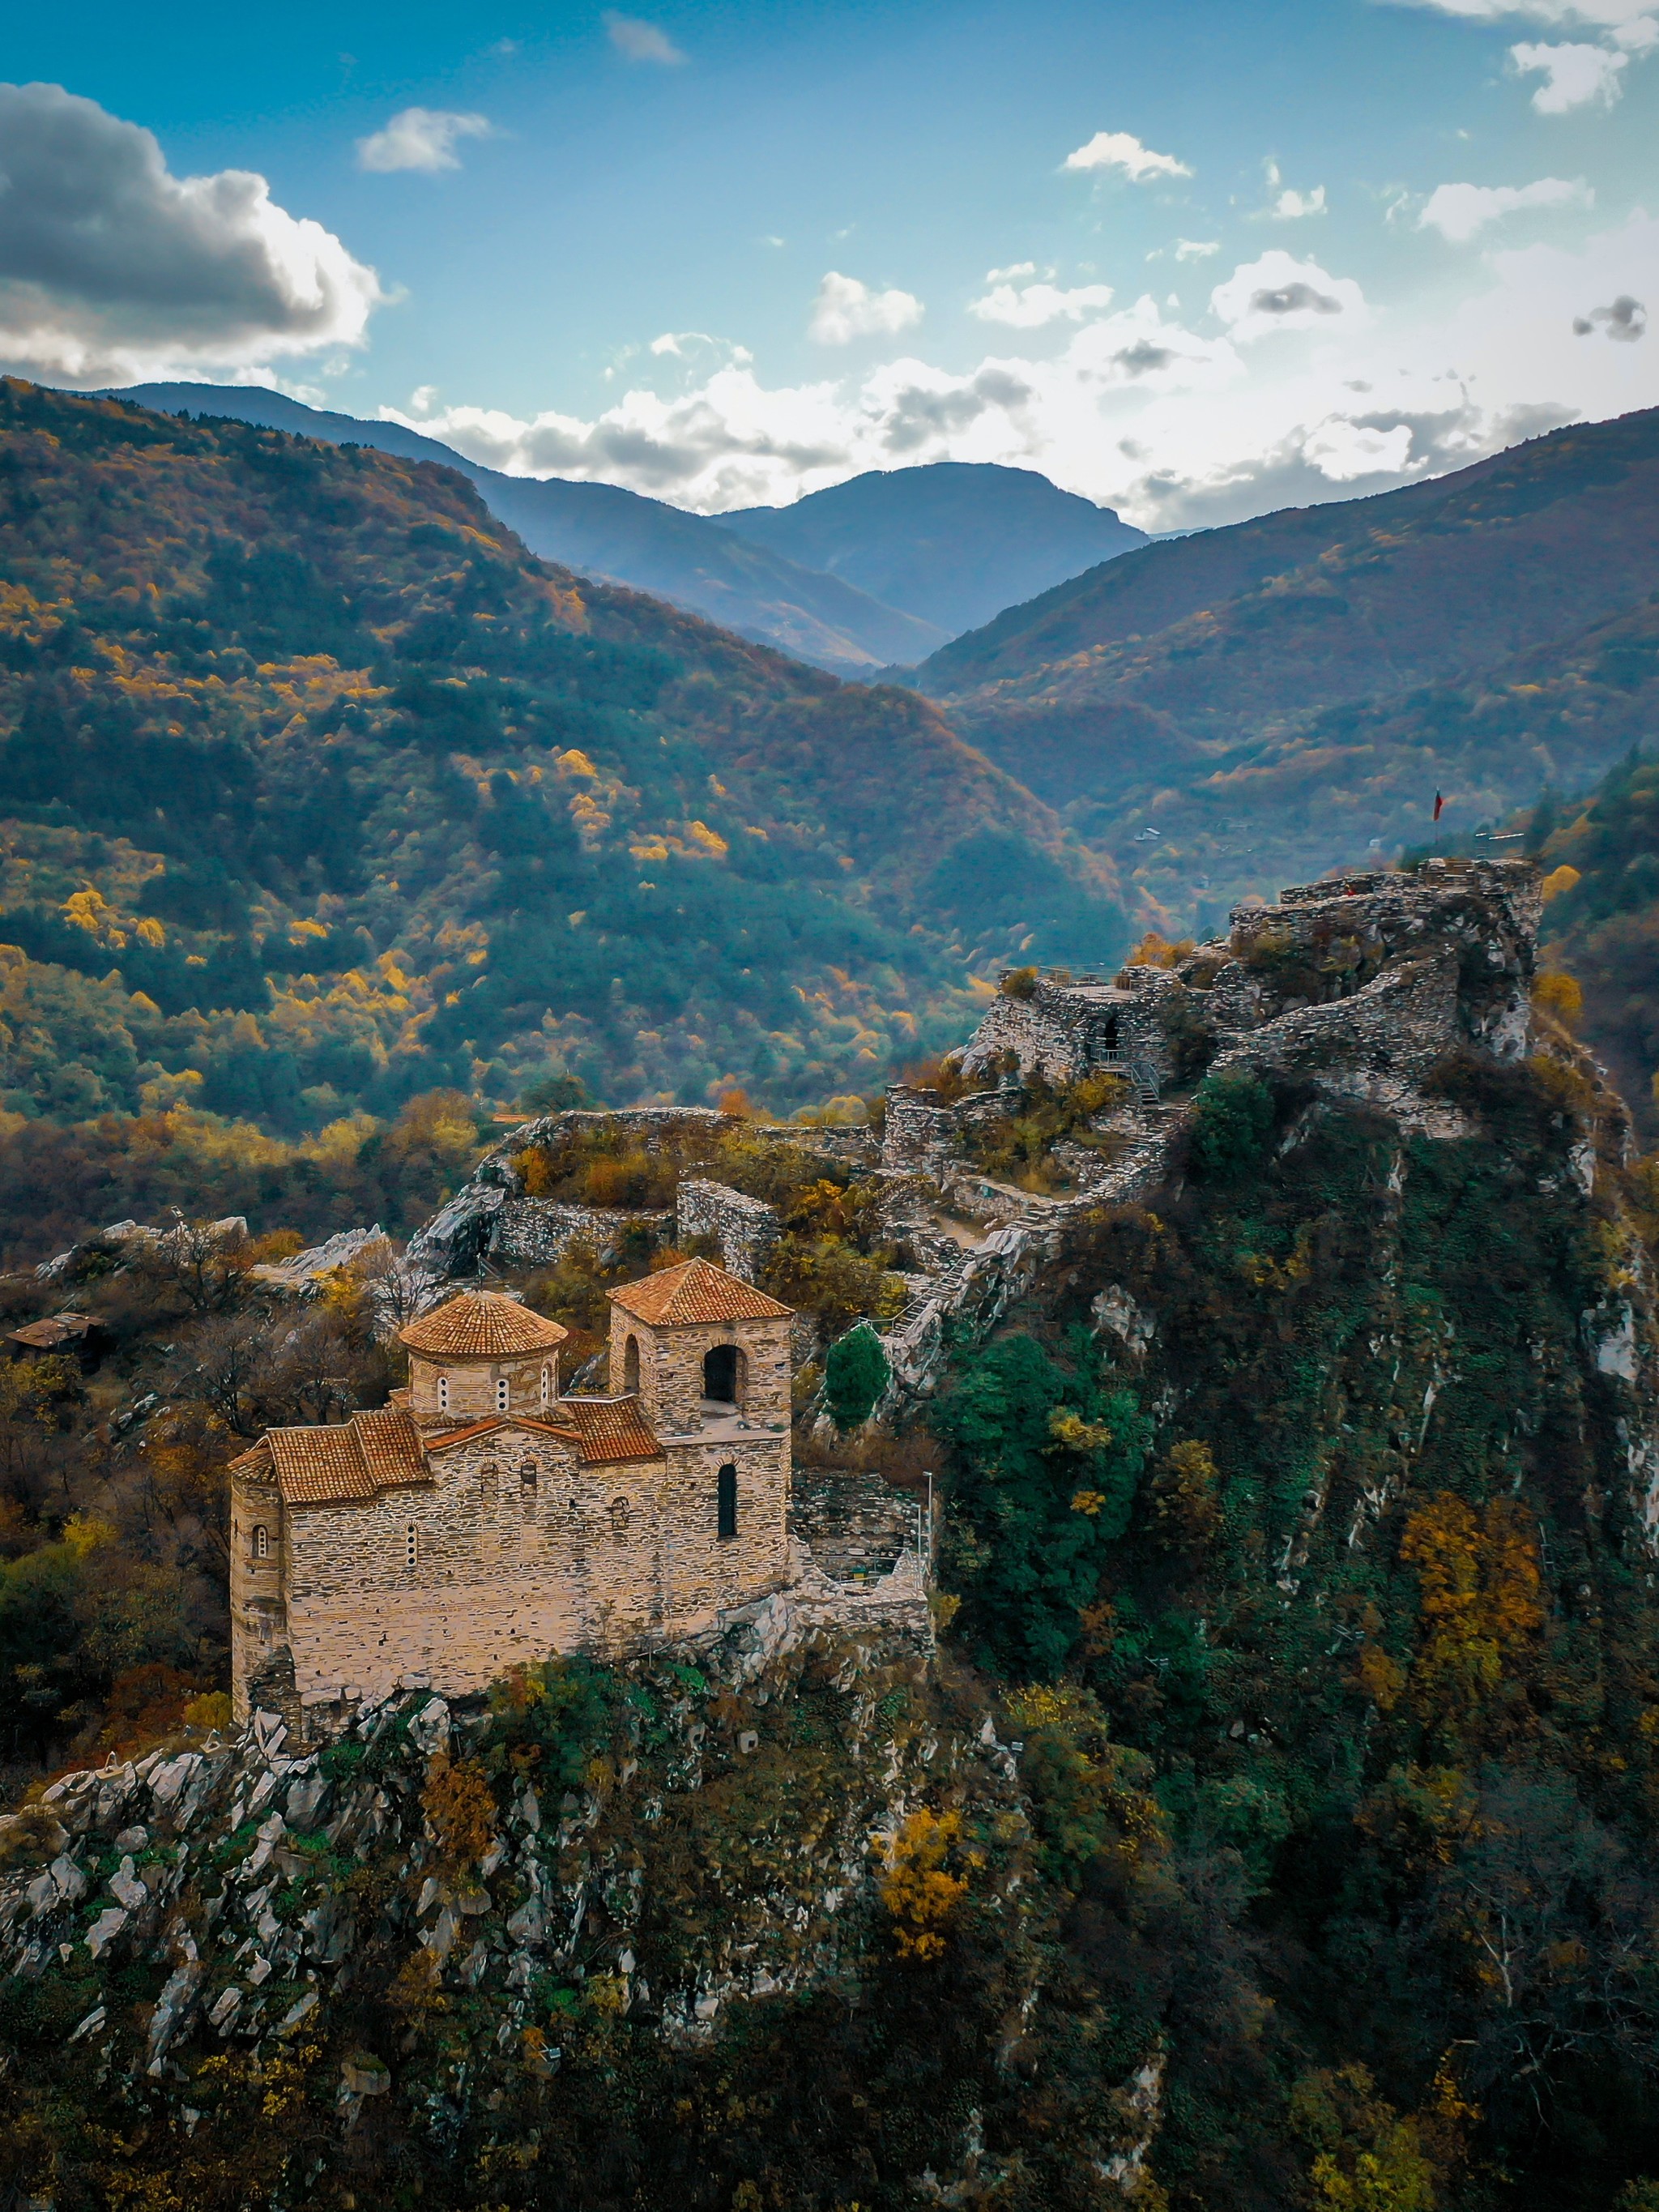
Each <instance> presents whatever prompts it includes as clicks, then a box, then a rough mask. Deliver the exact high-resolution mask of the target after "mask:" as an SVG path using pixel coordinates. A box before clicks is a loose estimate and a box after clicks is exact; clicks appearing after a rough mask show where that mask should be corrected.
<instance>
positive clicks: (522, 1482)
mask: <svg viewBox="0 0 1659 2212" xmlns="http://www.w3.org/2000/svg"><path fill="white" fill-rule="evenodd" d="M519 1487H520V1490H521V1491H523V1492H524V1496H525V1503H526V1504H533V1503H534V1501H535V1497H536V1462H535V1461H534V1460H533V1459H521V1460H520V1462H519Z"/></svg>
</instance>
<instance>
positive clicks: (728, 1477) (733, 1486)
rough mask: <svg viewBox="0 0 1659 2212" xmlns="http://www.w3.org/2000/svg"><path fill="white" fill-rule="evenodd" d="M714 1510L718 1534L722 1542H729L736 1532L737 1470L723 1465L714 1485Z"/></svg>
mask: <svg viewBox="0 0 1659 2212" xmlns="http://www.w3.org/2000/svg"><path fill="white" fill-rule="evenodd" d="M715 1510H716V1512H717V1514H718V1516H719V1535H720V1541H721V1543H722V1544H729V1543H730V1542H731V1541H732V1538H733V1537H734V1536H735V1535H736V1534H737V1533H738V1470H737V1469H736V1468H734V1467H723V1468H721V1469H720V1476H719V1479H718V1480H717V1483H716V1486H715Z"/></svg>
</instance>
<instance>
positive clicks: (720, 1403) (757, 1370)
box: [610, 1260, 792, 1437]
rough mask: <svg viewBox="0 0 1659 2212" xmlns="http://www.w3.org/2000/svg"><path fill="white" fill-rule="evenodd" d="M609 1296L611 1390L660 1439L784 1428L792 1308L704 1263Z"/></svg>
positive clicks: (667, 1270) (787, 1409)
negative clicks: (631, 1400) (628, 1401)
mask: <svg viewBox="0 0 1659 2212" xmlns="http://www.w3.org/2000/svg"><path fill="white" fill-rule="evenodd" d="M610 1296H611V1392H612V1394H613V1395H617V1396H622V1395H630V1396H637V1398H638V1400H639V1404H640V1411H641V1414H642V1415H643V1417H644V1419H645V1420H646V1422H647V1425H649V1426H650V1427H651V1428H652V1429H653V1431H655V1432H656V1433H657V1434H658V1435H660V1436H669V1435H672V1436H681V1437H687V1436H696V1435H698V1434H700V1433H702V1431H704V1430H706V1429H709V1428H720V1427H723V1426H727V1425H731V1426H735V1427H738V1428H740V1429H750V1430H757V1431H763V1432H764V1431H770V1432H777V1431H784V1432H787V1430H788V1426H789V1412H790V1407H789V1374H790V1365H789V1324H790V1321H791V1318H792V1316H791V1313H790V1310H789V1308H788V1307H787V1306H786V1305H781V1304H779V1303H778V1301H777V1299H775V1298H770V1297H767V1295H766V1293H765V1291H757V1289H756V1288H755V1285H753V1284H752V1283H745V1282H743V1281H742V1280H740V1279H739V1278H738V1277H737V1276H736V1275H728V1274H727V1273H726V1270H725V1268H724V1267H715V1266H714V1265H713V1263H712V1262H711V1261H708V1260H690V1261H687V1262H686V1263H685V1265H684V1267H667V1268H665V1269H664V1270H663V1272H662V1273H660V1274H658V1275H647V1277H646V1278H645V1279H644V1280H643V1281H642V1282H638V1283H627V1284H624V1285H623V1287H622V1288H621V1289H620V1290H615V1291H611V1294H610Z"/></svg>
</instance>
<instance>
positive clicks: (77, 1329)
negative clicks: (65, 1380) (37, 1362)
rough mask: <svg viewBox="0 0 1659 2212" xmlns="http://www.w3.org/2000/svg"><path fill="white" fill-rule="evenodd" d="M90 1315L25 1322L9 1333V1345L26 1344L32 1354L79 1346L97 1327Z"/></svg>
mask: <svg viewBox="0 0 1659 2212" xmlns="http://www.w3.org/2000/svg"><path fill="white" fill-rule="evenodd" d="M95 1325H96V1324H95V1323H94V1321H93V1319H92V1317H91V1316H90V1315H89V1314H77V1313H62V1314H56V1315H54V1316H52V1319H51V1320H49V1321H28V1322H24V1324H23V1326H22V1328H14V1329H9V1330H8V1331H7V1334H6V1341H7V1342H8V1343H9V1344H26V1345H27V1346H28V1347H29V1349H30V1350H31V1351H32V1352H52V1351H55V1350H56V1349H57V1347H58V1346H59V1345H60V1344H78V1343H80V1341H81V1340H82V1338H83V1337H85V1336H87V1335H88V1334H90V1333H91V1331H92V1329H93V1328H94V1327H95Z"/></svg>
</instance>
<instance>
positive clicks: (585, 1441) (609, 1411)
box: [558, 1398, 662, 1467]
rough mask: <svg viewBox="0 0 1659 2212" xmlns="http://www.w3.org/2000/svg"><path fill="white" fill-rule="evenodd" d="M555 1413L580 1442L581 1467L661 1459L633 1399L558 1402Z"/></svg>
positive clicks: (576, 1399)
mask: <svg viewBox="0 0 1659 2212" xmlns="http://www.w3.org/2000/svg"><path fill="white" fill-rule="evenodd" d="M558 1413H559V1418H560V1419H561V1420H568V1422H569V1423H570V1425H571V1426H572V1428H574V1431H575V1432H576V1434H577V1436H578V1437H580V1440H581V1455H582V1462H583V1464H584V1465H585V1466H587V1467H604V1466H606V1465H608V1464H609V1463H610V1462H612V1461H614V1460H625V1459H660V1458H661V1457H662V1446H661V1445H660V1444H659V1443H658V1442H657V1439H656V1438H655V1437H653V1435H652V1433H651V1431H650V1430H649V1429H648V1428H647V1426H646V1424H645V1417H644V1416H643V1414H642V1413H641V1412H640V1404H639V1400H638V1399H637V1398H562V1399H561V1400H560V1401H559V1407H558Z"/></svg>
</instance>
